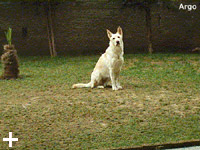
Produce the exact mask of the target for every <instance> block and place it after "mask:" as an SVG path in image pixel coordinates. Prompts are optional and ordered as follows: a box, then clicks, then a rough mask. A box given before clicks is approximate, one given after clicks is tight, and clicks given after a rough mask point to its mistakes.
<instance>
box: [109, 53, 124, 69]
mask: <svg viewBox="0 0 200 150" xmlns="http://www.w3.org/2000/svg"><path fill="white" fill-rule="evenodd" d="M123 62H124V58H123V56H115V57H113V59H112V64H111V66H112V68H114V70H119V69H121V66H122V64H123Z"/></svg>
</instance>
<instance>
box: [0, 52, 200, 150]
mask: <svg viewBox="0 0 200 150" xmlns="http://www.w3.org/2000/svg"><path fill="white" fill-rule="evenodd" d="M98 57H99V56H83V57H58V58H49V57H20V74H21V76H22V77H23V78H22V79H17V80H0V139H2V138H5V137H6V138H7V137H8V132H13V137H14V138H15V137H17V138H19V141H18V142H13V147H14V148H15V149H17V150H25V149H32V150H42V149H111V148H122V147H123V148H125V147H134V146H138V145H142V144H154V143H166V142H176V141H180V140H192V139H200V55H199V54H153V55H144V54H143V55H142V54H136V55H125V64H124V66H123V69H122V72H121V84H122V86H123V87H124V89H123V90H120V91H112V89H111V88H105V89H87V88H85V89H71V86H72V84H73V83H78V82H83V83H84V82H85V83H87V82H89V80H90V74H91V72H92V70H93V68H94V65H95V63H96V61H97V60H98ZM0 69H1V72H0V73H2V67H1V68H0ZM1 148H2V149H8V142H3V141H2V140H0V149H1Z"/></svg>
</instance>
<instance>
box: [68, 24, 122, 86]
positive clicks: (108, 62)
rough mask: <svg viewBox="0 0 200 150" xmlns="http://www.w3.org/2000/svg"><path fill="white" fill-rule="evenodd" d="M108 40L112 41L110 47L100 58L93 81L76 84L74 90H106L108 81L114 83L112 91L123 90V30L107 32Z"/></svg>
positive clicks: (92, 75)
mask: <svg viewBox="0 0 200 150" xmlns="http://www.w3.org/2000/svg"><path fill="white" fill-rule="evenodd" d="M107 34H108V38H109V39H110V43H109V47H108V48H107V49H106V52H105V53H104V54H102V55H101V57H100V58H99V60H98V62H97V64H96V66H95V68H94V70H93V72H92V74H91V81H90V82H89V83H87V84H83V83H78V84H74V85H73V86H72V88H82V87H91V88H94V87H97V88H104V87H106V86H107V83H108V81H110V80H111V82H112V89H113V90H119V89H122V87H121V86H120V83H119V74H120V71H121V68H122V65H123V63H124V58H123V54H124V43H123V40H122V38H123V33H122V28H121V27H118V28H117V33H115V34H113V33H112V32H110V31H109V30H107Z"/></svg>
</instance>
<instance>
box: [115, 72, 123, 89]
mask: <svg viewBox="0 0 200 150" xmlns="http://www.w3.org/2000/svg"><path fill="white" fill-rule="evenodd" d="M116 86H117V88H118V89H122V86H121V85H120V83H119V73H118V74H117V75H116Z"/></svg>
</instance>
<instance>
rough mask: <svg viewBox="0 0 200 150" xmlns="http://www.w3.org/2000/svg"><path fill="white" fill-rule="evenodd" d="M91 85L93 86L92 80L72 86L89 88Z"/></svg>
mask: <svg viewBox="0 0 200 150" xmlns="http://www.w3.org/2000/svg"><path fill="white" fill-rule="evenodd" d="M89 87H91V82H89V83H86V84H84V83H78V84H74V85H73V86H72V88H73V89H74V88H89Z"/></svg>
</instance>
